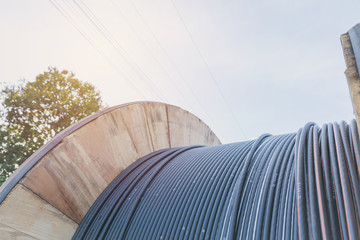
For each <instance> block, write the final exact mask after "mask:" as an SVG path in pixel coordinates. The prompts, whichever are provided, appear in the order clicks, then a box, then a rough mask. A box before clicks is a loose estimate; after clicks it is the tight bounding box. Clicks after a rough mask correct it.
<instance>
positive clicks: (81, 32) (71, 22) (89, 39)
mask: <svg viewBox="0 0 360 240" xmlns="http://www.w3.org/2000/svg"><path fill="white" fill-rule="evenodd" d="M49 1H50V3H51V4H52V5H53V6H54V7H55V9H56V10H57V11H58V12H59V13H60V14H61V15H62V16H63V17H64V18H65V19H66V20H67V21H68V22H69V23H70V24H71V25H72V26H73V27H74V28H75V29H76V30H77V31H78V32H79V33H80V35H81V36H82V37H83V38H84V39H85V40H86V41H87V42H88V43H89V44H90V45H91V46H92V47H93V48H94V49H95V50H96V51H97V52H98V54H99V55H100V56H102V57H103V58H104V59H105V61H106V62H107V63H108V64H109V65H110V66H111V67H113V68H114V69H115V70H116V71H117V72H118V73H119V74H120V75H122V76H123V77H124V79H125V80H126V81H127V82H128V83H129V84H130V85H131V86H132V87H133V88H134V89H135V90H136V91H137V92H138V93H139V95H140V96H141V97H142V98H144V99H147V97H146V96H145V95H144V93H143V92H142V91H141V90H140V89H139V88H138V87H137V86H136V85H135V84H134V83H133V82H132V81H131V80H130V77H128V76H126V74H125V73H124V72H122V71H121V70H120V69H119V68H118V67H117V66H116V65H114V63H113V62H112V60H111V59H109V57H107V56H106V54H105V53H104V52H103V51H102V49H101V48H99V46H98V45H97V44H96V43H95V42H94V41H93V40H92V39H91V38H90V37H89V36H88V35H87V34H86V33H85V32H84V31H83V30H82V29H81V27H80V26H79V25H78V24H77V23H76V21H75V20H74V18H73V17H71V15H70V14H68V13H67V12H66V11H65V9H64V8H63V7H62V6H61V5H60V4H58V3H57V2H56V1H55V0H49Z"/></svg>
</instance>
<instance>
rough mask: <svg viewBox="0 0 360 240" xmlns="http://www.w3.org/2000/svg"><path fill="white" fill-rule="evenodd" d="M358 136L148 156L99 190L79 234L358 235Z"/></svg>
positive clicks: (300, 137) (325, 133)
mask: <svg viewBox="0 0 360 240" xmlns="http://www.w3.org/2000/svg"><path fill="white" fill-rule="evenodd" d="M358 138H359V136H358V133H357V127H356V123H355V121H353V122H352V123H351V124H350V125H348V124H346V123H344V122H341V123H340V124H337V123H334V124H326V125H324V126H323V127H322V128H319V127H318V126H316V125H315V124H314V123H309V124H307V125H305V127H304V128H302V129H300V130H299V131H298V133H296V134H285V135H279V136H271V135H268V134H265V135H262V136H261V137H260V138H259V139H257V140H252V141H246V142H240V143H232V144H226V145H220V146H214V147H205V146H190V147H181V148H173V149H164V150H161V151H158V152H155V153H152V154H150V155H148V156H145V157H143V158H141V159H139V160H138V161H136V162H135V163H133V164H132V165H131V166H129V167H128V168H127V169H125V170H124V171H123V172H122V173H120V174H119V175H118V176H117V177H116V178H115V179H114V181H113V182H112V183H111V184H110V185H109V186H108V187H107V188H106V189H105V190H104V192H103V193H102V194H101V195H100V196H99V197H98V199H97V200H96V201H95V203H94V204H93V206H92V207H91V208H90V210H89V212H88V213H87V214H86V216H85V218H84V219H83V221H82V222H81V224H80V225H79V227H78V229H77V231H76V233H75V235H74V236H73V239H359V237H360V234H359V229H360V228H359V222H360V219H359V215H360V214H359V210H360V209H359V203H360V201H359V200H360V199H359V197H360V188H359V179H360V176H359V172H360V171H359V157H360V154H359V153H360V150H359V140H358Z"/></svg>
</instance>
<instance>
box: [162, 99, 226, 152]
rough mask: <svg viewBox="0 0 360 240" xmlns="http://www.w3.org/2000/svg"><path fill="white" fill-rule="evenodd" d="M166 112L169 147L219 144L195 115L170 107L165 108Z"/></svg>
mask: <svg viewBox="0 0 360 240" xmlns="http://www.w3.org/2000/svg"><path fill="white" fill-rule="evenodd" d="M167 111H168V121H169V132H170V143H171V147H181V146H189V145H198V144H200V145H217V144H219V143H220V141H219V139H218V138H217V137H216V136H215V134H214V133H213V132H212V131H211V129H210V128H209V127H208V126H207V125H206V124H205V123H204V122H203V121H201V120H200V119H199V118H197V117H196V116H195V115H193V114H191V113H190V112H188V111H184V110H181V111H179V108H178V107H175V106H171V105H168V106H167Z"/></svg>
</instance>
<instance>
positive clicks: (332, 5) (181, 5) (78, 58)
mask: <svg viewBox="0 0 360 240" xmlns="http://www.w3.org/2000/svg"><path fill="white" fill-rule="evenodd" d="M359 22H360V1H358V0H356V1H355V0H343V1H338V0H337V1H335V0H326V1H325V0H311V1H310V0H272V1H269V0H266V1H265V0H197V1H192V0H181V1H180V0H103V1H96V0H51V1H50V0H32V1H28V0H12V1H4V0H3V1H0V82H2V83H16V82H17V81H18V80H20V79H26V80H28V81H33V80H35V77H36V76H37V75H38V74H40V73H42V72H44V71H46V70H47V68H48V67H49V66H53V67H57V68H58V69H66V70H70V71H72V72H74V73H75V75H76V77H77V78H79V79H80V80H82V81H87V82H89V83H91V84H93V85H95V86H96V88H97V89H98V90H99V91H100V93H101V95H102V98H103V100H104V102H105V103H106V104H107V105H108V106H114V105H118V104H123V103H127V102H133V101H144V100H146V101H158V102H164V103H169V104H173V105H176V106H179V107H181V108H183V109H185V110H188V111H190V112H191V113H193V114H195V115H196V116H198V117H199V118H200V119H202V120H203V121H204V122H205V123H206V124H207V125H209V127H210V128H211V129H212V130H213V131H214V132H215V134H216V135H217V136H218V137H219V138H220V140H221V141H222V142H223V143H228V142H237V141H244V140H248V139H254V138H257V137H259V136H260V135H262V134H264V133H271V134H283V133H292V132H297V131H298V129H299V128H301V127H303V126H304V125H305V124H306V123H307V122H315V123H317V124H318V125H320V126H321V125H322V124H324V123H328V122H334V121H341V120H345V121H347V122H349V121H350V120H351V119H353V118H354V114H353V109H352V103H351V99H350V95H349V90H348V86H347V82H346V77H345V75H344V71H345V61H344V57H343V53H342V48H341V43H340V35H341V34H343V33H345V32H347V31H348V30H349V29H350V28H351V27H353V26H354V25H355V24H356V23H359Z"/></svg>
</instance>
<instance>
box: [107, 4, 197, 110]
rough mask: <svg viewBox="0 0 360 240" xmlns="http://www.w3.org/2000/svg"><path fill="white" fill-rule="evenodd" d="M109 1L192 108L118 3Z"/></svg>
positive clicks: (191, 106) (188, 102)
mask: <svg viewBox="0 0 360 240" xmlns="http://www.w3.org/2000/svg"><path fill="white" fill-rule="evenodd" d="M111 3H112V4H113V5H114V7H115V9H116V10H117V12H118V13H119V15H120V17H121V18H122V19H123V20H124V22H125V23H126V24H127V25H128V26H129V28H130V29H131V31H132V32H133V33H134V35H135V36H136V38H137V39H138V40H139V42H140V43H141V44H142V45H143V46H144V48H145V49H146V51H147V52H148V53H149V55H150V56H151V58H152V59H153V60H154V61H155V62H156V64H157V65H158V66H159V68H160V69H161V71H162V72H163V73H164V75H165V76H166V78H167V79H168V80H169V82H170V83H171V84H172V86H173V87H174V89H175V90H176V91H177V92H178V94H179V95H180V96H181V97H182V99H183V100H184V101H185V102H186V103H187V104H188V106H189V107H190V108H193V105H192V104H191V102H190V101H189V100H188V99H187V98H186V97H185V95H184V93H183V92H181V91H180V90H179V87H178V86H177V83H176V82H174V80H173V79H172V78H171V76H170V75H169V73H168V72H167V71H166V70H165V68H164V67H163V65H162V64H161V63H160V61H159V60H158V58H156V57H155V56H154V54H153V53H152V51H151V50H150V49H149V48H148V46H147V45H146V43H145V42H144V40H143V39H142V38H141V37H140V36H139V34H138V32H137V31H136V29H135V28H134V27H133V26H132V25H131V23H130V22H129V21H128V20H127V19H126V17H125V16H124V14H123V12H122V11H121V9H120V8H119V7H118V5H117V4H116V3H115V2H114V0H111Z"/></svg>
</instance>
